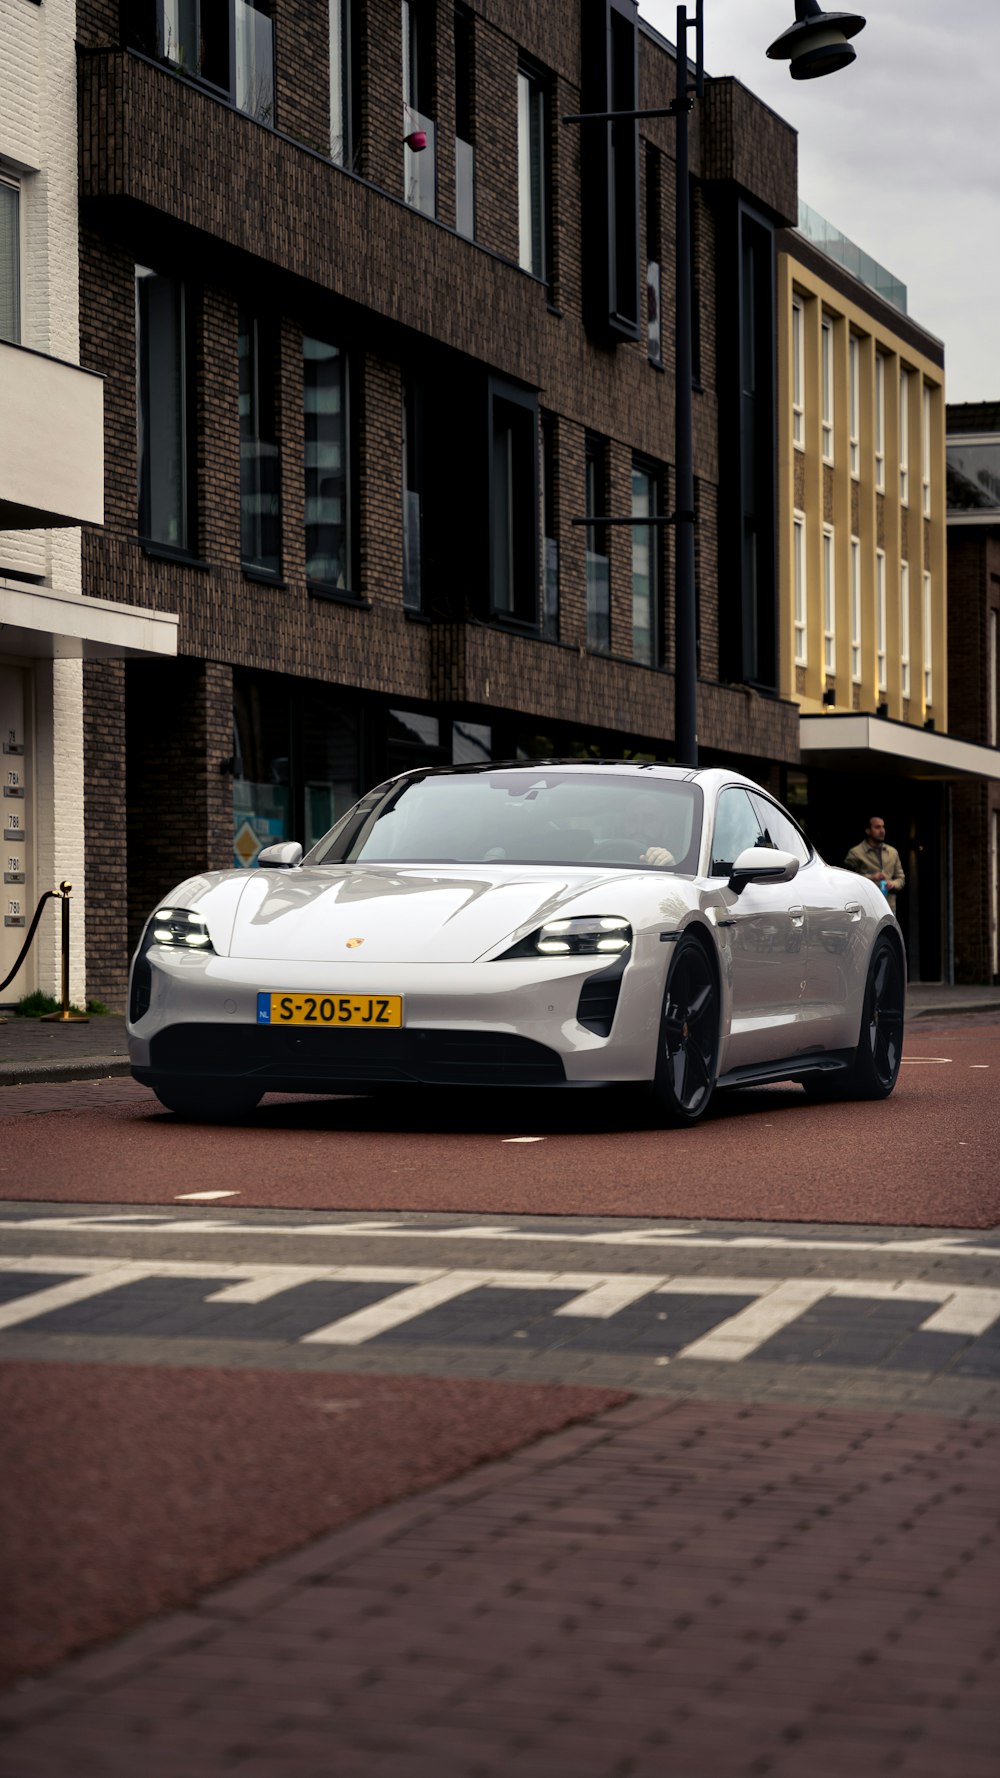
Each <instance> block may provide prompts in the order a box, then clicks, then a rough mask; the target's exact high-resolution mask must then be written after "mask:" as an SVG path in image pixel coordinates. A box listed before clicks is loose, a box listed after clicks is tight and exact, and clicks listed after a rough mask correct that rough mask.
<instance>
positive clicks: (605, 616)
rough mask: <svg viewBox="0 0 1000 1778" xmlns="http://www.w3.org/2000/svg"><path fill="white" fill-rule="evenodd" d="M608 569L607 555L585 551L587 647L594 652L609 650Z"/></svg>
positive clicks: (609, 586)
mask: <svg viewBox="0 0 1000 1778" xmlns="http://www.w3.org/2000/svg"><path fill="white" fill-rule="evenodd" d="M610 569H611V564H610V562H609V561H608V558H607V556H598V555H595V553H594V551H593V550H588V551H587V647H588V648H589V649H591V651H592V652H593V653H594V654H608V653H610V650H611V572H610Z"/></svg>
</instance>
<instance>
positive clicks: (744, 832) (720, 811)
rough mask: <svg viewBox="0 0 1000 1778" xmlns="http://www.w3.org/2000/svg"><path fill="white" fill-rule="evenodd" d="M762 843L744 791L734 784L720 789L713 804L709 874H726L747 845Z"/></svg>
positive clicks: (721, 875) (754, 816)
mask: <svg viewBox="0 0 1000 1778" xmlns="http://www.w3.org/2000/svg"><path fill="white" fill-rule="evenodd" d="M765 844H766V841H765V840H764V838H763V834H762V832H761V824H760V821H759V819H758V816H757V812H756V810H755V809H754V806H753V804H752V802H751V801H750V798H749V796H748V795H747V793H746V791H745V790H741V789H740V788H739V787H738V786H737V785H734V786H733V787H732V789H731V790H724V791H723V792H722V794H721V796H720V797H719V800H718V803H717V804H716V808H715V835H714V838H713V840H712V876H713V877H728V875H729V873H730V871H731V870H732V868H733V863H734V860H735V859H737V858H738V857H739V855H740V853H741V852H742V851H744V850H745V848H746V847H747V846H763V845H765Z"/></svg>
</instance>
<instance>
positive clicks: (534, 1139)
mask: <svg viewBox="0 0 1000 1778" xmlns="http://www.w3.org/2000/svg"><path fill="white" fill-rule="evenodd" d="M500 1140H501V1142H544V1141H545V1137H544V1136H501V1138H500Z"/></svg>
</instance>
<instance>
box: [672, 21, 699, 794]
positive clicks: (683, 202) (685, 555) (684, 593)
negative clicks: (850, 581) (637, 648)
mask: <svg viewBox="0 0 1000 1778" xmlns="http://www.w3.org/2000/svg"><path fill="white" fill-rule="evenodd" d="M699 13H700V8H699ZM687 32H688V17H687V8H686V7H685V6H678V8H677V139H676V159H675V162H674V166H675V170H676V177H677V201H676V230H677V240H676V248H675V260H674V264H675V276H676V279H677V293H676V305H675V322H676V339H675V347H674V378H675V383H674V458H675V467H674V475H675V478H676V483H677V486H676V491H675V496H674V522H675V525H676V539H677V540H676V544H675V551H674V563H675V576H674V750H675V752H676V755H677V761H678V764H679V765H689V766H696V765H697V764H698V641H697V590H696V587H695V573H694V522H695V521H694V461H693V458H694V446H693V439H692V419H691V381H692V346H691V200H690V181H689V175H688V112H689V110H690V104H691V101H690V97H689V88H688V58H687Z"/></svg>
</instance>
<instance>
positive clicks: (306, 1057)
mask: <svg viewBox="0 0 1000 1778" xmlns="http://www.w3.org/2000/svg"><path fill="white" fill-rule="evenodd" d="M138 1072H139V1073H140V1077H142V1076H144V1075H146V1074H149V1073H153V1074H160V1075H168V1074H169V1075H171V1076H175V1077H176V1076H177V1075H193V1074H197V1075H198V1076H199V1077H215V1078H226V1079H233V1078H234V1077H244V1078H245V1077H246V1076H252V1077H253V1078H254V1079H255V1080H257V1081H258V1082H259V1083H260V1084H261V1085H262V1086H263V1087H264V1089H265V1091H271V1092H282V1091H283V1092H309V1091H313V1092H324V1091H327V1090H329V1089H330V1086H331V1084H335V1085H345V1086H351V1085H354V1086H361V1085H366V1084H367V1085H373V1086H374V1085H380V1084H385V1083H391V1082H396V1083H403V1084H405V1083H410V1084H422V1085H427V1086H558V1085H559V1084H560V1083H561V1082H563V1081H564V1080H565V1078H566V1074H565V1070H564V1068H563V1064H562V1059H561V1058H560V1057H559V1056H558V1055H557V1054H556V1053H555V1051H554V1050H550V1049H547V1048H546V1047H545V1045H544V1044H541V1043H534V1042H533V1041H532V1040H531V1039H530V1038H527V1037H517V1036H513V1035H507V1034H505V1033H503V1032H492V1031H435V1030H429V1031H422V1030H402V1031H350V1030H348V1031H303V1030H302V1029H301V1028H299V1027H285V1028H282V1027H281V1026H280V1025H259V1026H258V1025H235V1026H234V1025H215V1024H193V1025H171V1026H170V1027H168V1029H167V1030H165V1031H160V1032H158V1033H157V1035H156V1036H155V1037H153V1038H152V1039H151V1042H150V1057H149V1068H148V1069H142V1070H140V1071H138Z"/></svg>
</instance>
